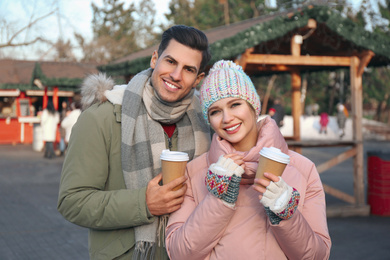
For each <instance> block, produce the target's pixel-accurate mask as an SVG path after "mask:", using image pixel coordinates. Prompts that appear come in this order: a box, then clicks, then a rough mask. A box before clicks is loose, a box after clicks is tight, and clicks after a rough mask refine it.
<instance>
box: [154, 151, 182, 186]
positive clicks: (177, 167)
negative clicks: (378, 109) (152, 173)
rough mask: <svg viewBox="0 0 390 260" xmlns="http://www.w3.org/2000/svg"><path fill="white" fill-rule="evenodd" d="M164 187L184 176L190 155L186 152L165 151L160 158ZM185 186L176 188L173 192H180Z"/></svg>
mask: <svg viewBox="0 0 390 260" xmlns="http://www.w3.org/2000/svg"><path fill="white" fill-rule="evenodd" d="M160 159H161V167H162V175H163V177H162V178H163V185H165V184H167V183H169V182H171V181H173V180H174V179H177V178H179V177H181V176H183V175H184V173H185V169H186V166H187V162H188V160H189V157H188V154H187V153H184V152H177V151H170V150H163V151H162V153H161V156H160ZM182 186H183V185H182V184H181V185H179V186H177V187H175V188H174V189H173V190H178V189H180V188H181V187H182Z"/></svg>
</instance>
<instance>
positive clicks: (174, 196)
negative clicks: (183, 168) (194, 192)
mask: <svg viewBox="0 0 390 260" xmlns="http://www.w3.org/2000/svg"><path fill="white" fill-rule="evenodd" d="M161 180H162V173H160V174H159V175H157V176H156V177H154V178H153V179H152V180H151V181H150V182H149V183H148V186H147V188H146V205H147V206H148V209H149V211H150V213H152V214H153V215H154V216H161V215H165V214H169V213H172V212H174V211H176V210H178V209H179V208H180V206H181V204H182V203H183V201H184V195H185V193H186V190H187V184H186V183H184V182H185V181H186V180H187V177H186V176H182V177H180V178H177V179H176V180H173V181H171V182H170V183H168V184H166V185H163V186H160V185H159V184H158V183H159V182H160V181H161ZM180 184H183V187H181V188H180V189H178V190H176V191H174V190H173V189H174V188H175V187H176V186H178V185H180Z"/></svg>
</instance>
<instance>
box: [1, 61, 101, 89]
mask: <svg viewBox="0 0 390 260" xmlns="http://www.w3.org/2000/svg"><path fill="white" fill-rule="evenodd" d="M97 65H98V64H94V63H92V64H91V63H88V64H86V63H76V62H51V61H27V60H12V59H3V60H0V89H19V90H21V91H24V90H39V89H41V88H43V87H49V88H52V87H58V89H59V90H66V91H75V90H77V89H78V88H79V86H80V85H81V83H82V81H83V79H84V78H85V76H87V75H88V74H93V73H98V70H97V68H96V66H97ZM37 80H39V81H37ZM38 82H40V83H38ZM40 84H41V85H40Z"/></svg>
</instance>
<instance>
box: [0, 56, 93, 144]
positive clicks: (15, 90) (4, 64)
mask: <svg viewBox="0 0 390 260" xmlns="http://www.w3.org/2000/svg"><path fill="white" fill-rule="evenodd" d="M97 72H98V71H97V69H96V64H82V63H74V62H35V61H25V60H9V59H5V60H0V144H33V148H34V150H37V151H39V150H41V149H42V148H43V141H42V136H41V129H40V122H41V120H40V113H41V111H42V110H43V109H45V108H46V106H47V102H48V99H49V98H50V99H52V100H53V104H54V107H55V108H56V109H57V110H58V111H61V109H62V108H61V106H60V104H61V102H67V103H68V104H70V103H71V102H72V100H73V99H74V98H75V95H77V94H78V93H79V92H80V90H79V86H80V85H81V83H82V80H83V78H84V77H85V76H86V75H87V74H90V73H97Z"/></svg>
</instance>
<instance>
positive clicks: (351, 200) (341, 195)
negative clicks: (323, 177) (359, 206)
mask: <svg viewBox="0 0 390 260" xmlns="http://www.w3.org/2000/svg"><path fill="white" fill-rule="evenodd" d="M322 185H323V186H324V191H325V192H326V193H328V194H329V195H332V196H333V197H336V198H338V199H341V200H342V201H345V202H348V203H350V204H355V203H356V199H355V197H353V196H351V195H349V194H347V193H345V192H343V191H341V190H338V189H336V188H333V187H330V186H328V185H326V184H322Z"/></svg>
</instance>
